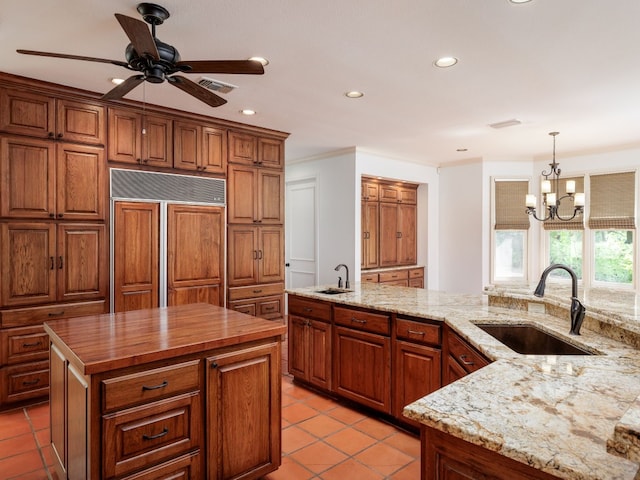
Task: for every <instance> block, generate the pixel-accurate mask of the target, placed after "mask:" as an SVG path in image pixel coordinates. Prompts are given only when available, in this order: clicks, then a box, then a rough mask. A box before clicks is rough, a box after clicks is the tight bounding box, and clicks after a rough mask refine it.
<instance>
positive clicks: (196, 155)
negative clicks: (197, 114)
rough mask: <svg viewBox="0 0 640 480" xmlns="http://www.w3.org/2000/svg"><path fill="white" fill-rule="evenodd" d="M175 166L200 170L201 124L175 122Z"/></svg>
mask: <svg viewBox="0 0 640 480" xmlns="http://www.w3.org/2000/svg"><path fill="white" fill-rule="evenodd" d="M174 128H175V135H174V150H175V159H174V160H175V167H176V168H184V169H185V170H200V163H201V155H202V126H201V125H199V124H197V123H191V122H178V121H177V122H175V124H174Z"/></svg>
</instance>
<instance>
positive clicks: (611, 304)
mask: <svg viewBox="0 0 640 480" xmlns="http://www.w3.org/2000/svg"><path fill="white" fill-rule="evenodd" d="M322 288H323V287H317V286H316V287H309V288H297V289H293V290H288V293H289V294H296V295H300V296H306V297H309V298H316V299H321V300H325V301H329V302H334V303H337V304H342V305H351V306H355V307H365V308H371V309H376V310H382V311H387V312H392V313H396V314H403V315H410V316H412V317H414V318H428V319H430V320H436V321H442V322H444V323H446V324H448V325H449V326H450V327H451V328H452V329H453V330H455V331H456V332H457V333H458V334H459V335H460V336H461V337H463V338H464V339H465V340H467V341H468V342H469V343H470V344H471V345H473V346H474V347H475V348H477V349H478V350H479V351H480V352H482V353H483V354H484V355H485V356H486V357H487V358H489V359H491V360H493V363H491V364H490V365H488V366H486V367H484V368H482V369H480V370H478V371H476V372H474V373H472V374H470V375H468V376H466V377H464V378H462V379H460V380H458V381H456V382H453V383H452V384H449V385H447V386H445V387H443V388H441V389H440V390H437V391H435V392H433V393H432V394H430V395H427V396H425V397H423V398H422V399H419V400H417V401H416V402H414V403H412V404H410V405H408V406H406V407H405V409H404V415H405V416H407V417H409V418H412V419H414V420H416V421H418V422H421V423H422V424H424V425H426V426H429V427H432V428H435V429H437V430H440V431H443V432H446V433H449V434H451V435H453V436H455V437H457V438H460V439H463V440H466V441H468V442H471V443H474V444H476V445H479V446H482V447H484V448H486V449H488V450H491V451H494V452H497V453H499V454H501V455H504V456H506V457H509V458H511V459H514V460H516V461H519V462H522V463H524V464H527V465H530V466H532V467H534V468H537V469H539V470H542V471H544V472H547V473H550V474H551V475H554V476H557V477H559V478H564V479H571V480H586V479H588V480H597V479H599V480H614V479H617V480H622V479H624V480H634V479H635V480H638V479H640V472H639V465H638V463H640V355H638V352H639V349H638V345H640V335H639V332H640V328H639V324H640V316H639V315H638V307H637V306H638V305H639V304H640V302H639V301H638V298H636V296H635V295H634V294H632V293H621V292H615V291H612V292H592V291H590V292H583V291H580V293H579V298H580V299H581V300H584V302H583V303H585V306H586V308H587V317H586V318H585V323H584V324H583V327H582V331H581V335H580V336H570V335H568V332H569V314H568V310H566V309H567V308H568V306H569V302H570V300H569V298H570V295H569V293H570V291H569V290H568V289H565V288H560V287H558V288H554V289H551V288H547V290H548V293H547V295H546V296H545V297H544V298H542V299H541V298H537V297H534V296H533V295H532V292H533V290H534V288H535V287H531V288H522V289H519V290H517V291H509V290H508V289H501V288H488V289H487V290H486V294H487V295H463V294H455V293H447V292H438V291H429V290H422V289H415V288H402V287H390V286H385V285H381V284H364V283H362V284H355V286H353V287H352V291H351V292H348V293H344V294H339V295H326V294H323V293H319V292H318V290H322ZM530 304H531V305H530ZM476 323H485V324H486V323H496V324H504V323H517V324H531V325H535V326H538V327H539V328H541V329H543V330H546V331H549V332H551V333H553V334H556V335H558V336H560V337H561V338H564V339H565V340H567V341H568V342H570V343H574V344H576V345H578V346H582V347H584V348H585V349H586V350H588V351H590V352H593V353H595V355H591V356H583V355H577V356H566V355H521V354H518V353H516V352H514V351H513V350H511V349H509V348H508V347H506V346H505V345H503V344H502V343H500V342H499V341H498V340H496V339H494V338H493V337H492V336H490V335H489V334H488V333H485V332H484V331H482V330H481V329H480V328H478V327H477V326H476Z"/></svg>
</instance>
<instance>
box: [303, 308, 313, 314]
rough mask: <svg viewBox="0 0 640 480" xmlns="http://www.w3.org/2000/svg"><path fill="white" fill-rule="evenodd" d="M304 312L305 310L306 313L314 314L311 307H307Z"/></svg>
mask: <svg viewBox="0 0 640 480" xmlns="http://www.w3.org/2000/svg"><path fill="white" fill-rule="evenodd" d="M302 310H304V311H305V312H307V313H308V312H313V308H309V307H305V308H303V309H302Z"/></svg>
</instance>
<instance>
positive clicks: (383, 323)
mask: <svg viewBox="0 0 640 480" xmlns="http://www.w3.org/2000/svg"><path fill="white" fill-rule="evenodd" d="M333 320H334V321H335V323H336V324H337V325H343V326H345V327H350V328H354V329H356V330H362V331H365V332H371V333H379V334H382V335H389V333H390V331H391V327H390V323H391V321H390V319H389V316H388V315H381V314H379V313H371V312H361V311H359V310H352V309H350V308H342V307H334V310H333Z"/></svg>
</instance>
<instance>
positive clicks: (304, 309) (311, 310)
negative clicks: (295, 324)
mask: <svg viewBox="0 0 640 480" xmlns="http://www.w3.org/2000/svg"><path fill="white" fill-rule="evenodd" d="M289 313H291V314H292V315H299V316H301V317H305V318H315V319H316V320H324V321H325V322H330V321H331V304H329V303H323V302H318V301H316V300H308V299H305V298H300V297H295V296H292V295H289Z"/></svg>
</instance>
